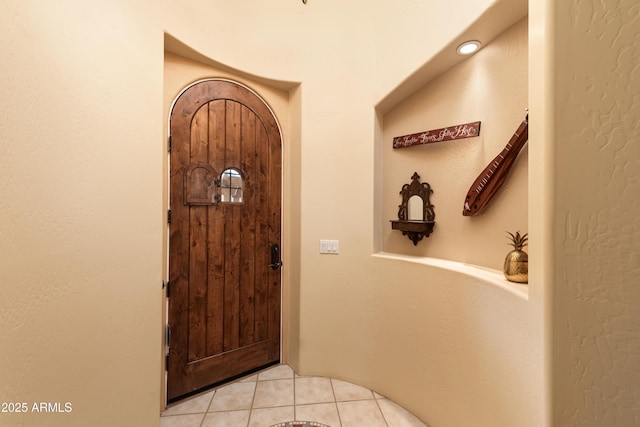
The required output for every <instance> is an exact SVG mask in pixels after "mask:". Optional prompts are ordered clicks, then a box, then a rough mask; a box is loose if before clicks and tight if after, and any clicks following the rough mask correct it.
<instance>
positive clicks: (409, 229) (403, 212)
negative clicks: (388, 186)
mask: <svg viewBox="0 0 640 427" xmlns="http://www.w3.org/2000/svg"><path fill="white" fill-rule="evenodd" d="M431 193H433V190H432V189H431V186H430V185H429V183H427V182H420V175H418V173H417V172H414V174H413V176H412V177H411V183H410V184H405V185H403V186H402V190H401V191H400V194H401V195H402V203H401V204H400V205H399V206H398V219H397V220H392V221H391V228H392V229H393V230H400V231H402V234H403V235H405V236H408V237H409V239H410V240H411V241H412V242H413V244H414V245H417V244H418V242H419V241H420V240H422V239H423V238H424V237H429V234H431V232H432V231H433V226H434V225H435V218H436V214H435V211H434V210H433V205H432V204H431V201H430V199H429V196H430V195H431Z"/></svg>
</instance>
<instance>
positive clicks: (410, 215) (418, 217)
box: [407, 194, 424, 221]
mask: <svg viewBox="0 0 640 427" xmlns="http://www.w3.org/2000/svg"><path fill="white" fill-rule="evenodd" d="M407 220H409V221H424V201H423V200H422V197H420V196H418V195H417V194H415V195H413V196H411V197H409V202H408V206H407Z"/></svg>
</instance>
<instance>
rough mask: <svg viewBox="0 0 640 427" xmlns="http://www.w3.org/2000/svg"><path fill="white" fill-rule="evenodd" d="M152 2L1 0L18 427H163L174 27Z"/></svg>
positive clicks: (8, 289)
mask: <svg viewBox="0 0 640 427" xmlns="http://www.w3.org/2000/svg"><path fill="white" fill-rule="evenodd" d="M126 3H127V4H126ZM141 5H142V4H140V5H133V6H130V5H129V4H128V2H110V3H109V4H102V5H100V7H96V6H95V5H94V4H91V3H86V2H68V1H66V2H64V1H63V2H57V3H49V2H40V1H3V2H2V3H0V55H1V60H0V63H2V65H0V69H1V70H2V71H1V74H2V78H1V79H0V93H2V96H0V115H1V116H2V121H1V122H0V134H1V135H2V138H1V139H2V140H1V142H0V174H1V176H2V179H0V194H1V197H0V200H2V201H1V202H0V222H1V223H2V226H1V227H0V253H1V256H0V271H1V272H2V283H1V284H0V325H1V329H2V334H1V336H0V378H1V380H0V401H2V402H24V403H27V404H28V410H29V412H30V413H28V414H16V413H0V425H3V426H42V425H48V426H70V425H77V426H80V425H84V426H89V425H91V426H107V425H140V426H152V425H157V424H158V401H159V395H160V387H159V385H160V384H159V380H158V379H159V375H158V373H159V369H160V352H159V351H158V350H159V348H160V347H159V343H160V341H161V339H162V338H161V325H160V321H161V317H160V313H161V307H160V301H161V299H160V295H161V273H162V271H161V265H162V264H161V262H162V259H161V251H162V233H161V229H162V211H163V207H162V203H161V202H162V185H163V184H162V168H161V167H159V166H160V165H161V164H162V156H163V154H164V153H163V151H162V126H163V123H162V32H161V30H160V29H159V28H158V27H157V26H154V25H152V24H151V21H150V20H151V18H150V15H148V14H147V15H145V14H140V15H139V14H138V7H137V6H141ZM145 13H147V12H145ZM40 402H45V403H52V404H53V408H55V404H56V403H59V404H61V405H60V407H61V408H62V410H63V411H64V410H65V409H68V408H66V407H65V406H64V405H65V403H66V402H69V403H70V404H71V412H69V413H54V414H51V413H37V412H33V411H32V405H33V403H40Z"/></svg>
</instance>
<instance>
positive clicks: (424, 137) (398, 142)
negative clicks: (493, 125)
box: [393, 122, 480, 148]
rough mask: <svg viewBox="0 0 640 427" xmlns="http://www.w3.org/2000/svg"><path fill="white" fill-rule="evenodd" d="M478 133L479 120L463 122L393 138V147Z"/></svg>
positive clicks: (467, 136) (471, 135)
mask: <svg viewBox="0 0 640 427" xmlns="http://www.w3.org/2000/svg"><path fill="white" fill-rule="evenodd" d="M478 135H480V122H473V123H465V124H463V125H455V126H449V127H446V128H442V129H434V130H428V131H426V132H420V133H414V134H411V135H404V136H396V137H395V138H393V148H405V147H411V146H412V145H422V144H431V143H433V142H442V141H453V140H454V139H463V138H471V137H474V136H478Z"/></svg>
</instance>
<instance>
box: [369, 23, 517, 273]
mask: <svg viewBox="0 0 640 427" xmlns="http://www.w3.org/2000/svg"><path fill="white" fill-rule="evenodd" d="M453 49H455V47H454V48H453ZM527 56H528V28H527V18H526V17H525V18H523V19H520V20H519V21H518V22H516V23H515V24H513V25H512V26H510V27H509V28H507V29H506V30H505V31H503V32H502V33H501V34H499V35H497V36H496V37H495V38H494V39H493V40H491V41H490V42H489V43H487V44H484V45H483V46H482V48H481V49H480V50H479V51H477V52H476V53H475V54H473V55H472V56H470V57H468V58H466V59H464V60H462V61H461V62H458V63H457V64H456V65H454V66H453V67H451V68H449V69H448V70H447V71H446V72H444V73H443V74H440V75H439V76H438V77H436V78H434V79H432V80H430V81H428V82H426V84H424V86H422V87H421V88H420V89H418V90H416V91H415V92H413V93H411V94H410V95H409V96H406V97H405V98H404V99H402V100H401V101H400V102H397V103H396V104H395V105H394V106H393V107H392V108H390V109H388V110H387V111H385V112H384V114H382V115H381V116H379V117H381V123H382V143H383V147H382V150H381V154H382V162H380V165H381V170H380V173H381V175H382V177H383V178H382V184H381V189H382V196H381V209H382V212H381V217H380V221H381V222H384V224H382V225H381V230H382V239H381V249H382V251H384V252H389V253H397V254H403V255H411V256H424V257H435V258H442V259H447V260H452V261H458V262H462V263H466V264H473V265H478V266H482V267H488V268H491V269H495V270H501V269H502V263H503V261H504V254H505V253H506V250H507V249H508V247H509V246H508V243H509V242H508V239H507V231H512V232H515V231H520V232H521V233H526V232H527V231H528V230H527V210H528V201H527V196H528V191H527V186H528V180H527V175H528V144H529V142H527V144H525V146H524V148H523V149H522V150H521V152H520V154H519V156H518V157H517V159H516V161H515V163H514V165H513V167H512V168H511V171H510V174H509V176H508V179H507V181H506V182H505V184H504V185H503V186H502V187H501V189H500V191H499V192H498V193H497V194H496V196H495V197H494V198H493V200H492V202H491V205H490V206H489V207H488V208H487V209H486V210H485V211H484V212H483V213H482V214H480V215H478V216H475V217H468V216H463V214H462V211H463V206H464V201H465V196H466V194H467V192H468V191H469V188H470V186H471V184H472V183H473V182H474V181H475V180H476V178H477V177H478V175H479V174H480V172H481V171H482V170H483V169H485V167H486V166H487V165H488V164H489V162H491V160H492V159H493V158H494V157H496V156H497V155H498V154H499V153H500V152H501V151H502V150H503V149H504V147H505V145H506V144H507V142H509V140H510V138H511V137H512V136H513V134H514V131H515V130H516V129H517V128H518V126H519V125H520V123H521V122H522V121H523V119H524V118H525V116H526V114H527V102H528V98H527V91H528V76H527V70H528V63H527ZM476 121H480V122H481V123H482V127H481V132H480V135H479V136H477V137H472V138H464V139H456V140H450V141H442V142H436V143H430V144H424V145H415V146H411V147H405V148H401V149H394V148H393V146H392V141H393V138H394V137H397V136H401V135H410V134H414V133H419V132H423V131H426V130H429V129H440V128H445V127H449V126H453V125H456V124H460V123H470V122H476ZM414 171H415V172H417V174H418V175H420V176H421V177H423V179H424V180H426V181H428V182H429V184H430V185H431V187H432V188H433V189H434V192H433V194H432V195H431V203H433V205H434V206H435V208H436V209H437V212H438V231H437V233H433V234H432V235H431V236H430V237H429V238H428V239H425V240H424V241H423V243H421V244H420V245H413V244H412V243H411V241H409V240H408V239H407V238H406V237H405V236H403V235H402V234H400V233H398V232H394V231H393V230H392V229H391V227H390V226H389V220H390V219H392V218H395V217H396V216H397V207H398V204H399V203H400V198H399V195H398V189H399V188H401V187H402V185H403V184H404V183H406V182H407V177H408V176H411V174H412V173H413V172H414Z"/></svg>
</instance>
